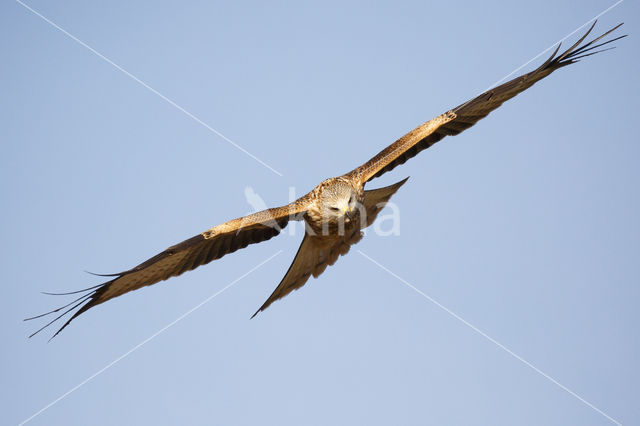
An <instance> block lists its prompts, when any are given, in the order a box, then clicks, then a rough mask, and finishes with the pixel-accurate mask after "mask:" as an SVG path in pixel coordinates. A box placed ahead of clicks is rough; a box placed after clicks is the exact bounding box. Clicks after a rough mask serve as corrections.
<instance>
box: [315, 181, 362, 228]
mask: <svg viewBox="0 0 640 426" xmlns="http://www.w3.org/2000/svg"><path fill="white" fill-rule="evenodd" d="M358 201H359V197H358V193H357V192H356V190H355V189H354V188H353V186H351V185H349V184H348V183H347V182H342V181H334V182H332V183H331V184H330V185H326V186H323V187H322V189H321V191H320V193H319V194H318V207H319V210H320V211H321V212H322V216H323V217H324V218H326V219H329V220H331V219H333V218H342V217H345V218H346V219H347V220H348V219H349V217H350V216H351V215H352V213H353V212H355V211H356V210H357V205H358Z"/></svg>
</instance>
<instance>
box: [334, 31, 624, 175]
mask: <svg viewBox="0 0 640 426" xmlns="http://www.w3.org/2000/svg"><path fill="white" fill-rule="evenodd" d="M595 24H596V23H595V22H594V23H593V25H592V26H591V28H589V30H588V31H587V33H586V34H585V35H583V36H582V37H581V38H580V39H579V40H578V41H577V42H576V43H575V44H574V45H573V46H571V47H570V48H569V49H567V50H565V51H564V52H562V53H561V54H559V55H558V56H556V54H557V53H558V50H559V49H560V45H558V47H557V49H556V50H555V52H553V54H552V55H551V57H549V59H547V60H546V61H545V62H544V63H543V64H542V65H540V66H539V67H538V68H536V69H535V70H533V71H531V72H529V73H527V74H524V75H521V76H520V77H516V78H514V79H513V80H510V81H508V82H506V83H504V84H501V85H500V86H497V87H495V88H493V89H491V90H488V91H486V92H484V93H482V94H481V95H478V96H476V97H475V98H473V99H471V100H469V101H467V102H465V103H463V104H462V105H459V106H457V107H455V108H453V109H452V110H449V111H448V112H446V113H444V114H442V115H439V116H438V117H436V118H434V119H432V120H430V121H427V122H426V123H424V124H422V125H420V126H418V127H416V128H415V129H413V130H412V131H410V132H409V133H407V134H406V135H404V136H403V137H401V138H400V139H398V140H397V141H395V142H394V143H392V144H391V145H389V146H388V147H386V148H385V149H384V150H382V151H380V153H378V154H377V155H376V156H375V157H373V158H372V159H371V160H369V161H367V162H366V163H365V164H363V165H362V166H360V167H358V168H357V169H355V170H353V171H351V172H349V173H347V176H349V177H351V178H353V179H355V180H356V181H358V182H360V183H362V184H363V183H365V182H367V181H369V180H371V179H373V178H376V177H378V176H381V175H382V174H384V173H386V172H388V171H390V170H393V169H394V168H395V167H396V166H398V165H400V164H404V163H405V162H406V161H407V160H408V159H410V158H412V157H414V156H416V155H417V154H418V153H419V152H420V151H422V150H424V149H427V148H429V147H430V146H431V145H433V144H435V143H436V142H438V141H440V140H441V139H442V138H444V137H445V136H451V135H457V134H458V133H460V132H463V131H465V130H467V129H468V128H469V127H471V126H473V125H474V124H476V123H477V122H478V121H479V120H481V119H482V118H484V117H486V116H487V115H488V114H489V113H490V112H491V111H493V110H495V109H496V108H498V107H499V106H500V105H502V103H503V102H505V101H507V100H509V99H511V98H513V97H514V96H516V95H518V94H519V93H521V92H523V91H525V90H527V89H528V88H529V87H531V86H532V85H533V84H534V83H536V82H538V81H540V80H542V79H543V78H545V77H547V76H548V75H549V74H551V73H552V72H554V71H555V70H557V69H559V68H562V67H564V66H566V65H569V64H573V63H575V62H577V61H578V60H579V59H580V58H583V57H585V56H589V55H593V54H595V53H598V52H600V51H601V50H600V51H594V49H597V48H598V47H601V46H604V45H606V44H608V43H611V42H613V41H616V40H618V39H621V38H623V37H626V35H622V36H619V37H616V38H613V39H611V40H608V41H604V42H602V43H599V44H596V43H597V42H598V41H600V40H601V39H602V38H603V37H605V36H607V35H609V34H610V33H611V32H613V31H614V30H616V29H617V28H618V27H620V25H622V24H619V25H617V26H615V27H614V28H612V29H610V30H609V31H607V32H605V33H604V34H602V35H601V36H599V37H596V38H595V39H594V40H591V41H590V42H588V43H585V44H584V45H582V46H580V44H581V43H582V42H583V41H584V40H585V38H586V37H587V35H588V34H589V33H590V32H591V30H592V29H593V27H594V26H595ZM603 50H608V49H603Z"/></svg>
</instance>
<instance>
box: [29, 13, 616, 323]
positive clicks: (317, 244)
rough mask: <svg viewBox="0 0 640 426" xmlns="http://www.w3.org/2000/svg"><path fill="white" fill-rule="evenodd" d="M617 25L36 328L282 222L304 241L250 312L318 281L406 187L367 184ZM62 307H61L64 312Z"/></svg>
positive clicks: (150, 263)
mask: <svg viewBox="0 0 640 426" xmlns="http://www.w3.org/2000/svg"><path fill="white" fill-rule="evenodd" d="M620 25H622V24H620ZM620 25H618V26H616V27H614V28H613V29H611V30H609V31H607V32H606V33H604V34H603V35H601V36H599V37H597V38H595V39H594V40H592V41H590V42H588V43H585V44H584V45H582V46H580V45H581V44H582V42H583V41H584V39H585V38H586V36H587V35H588V34H589V33H590V32H591V30H592V29H593V27H594V26H595V22H594V24H593V25H592V26H591V28H590V29H589V31H588V32H587V33H586V34H585V35H584V36H583V37H582V38H580V39H579V40H578V41H577V42H576V43H575V44H574V45H573V46H571V47H570V48H569V49H567V50H566V51H565V52H563V53H561V54H560V55H558V56H556V54H557V53H558V50H559V48H560V46H558V48H557V49H556V51H555V52H554V53H553V54H552V55H551V57H550V58H549V59H548V60H547V61H546V62H544V63H543V64H542V65H541V66H539V67H538V68H536V69H535V70H533V71H531V72H529V73H526V74H523V75H522V76H520V77H517V78H514V79H513V80H510V81H508V82H506V83H504V84H502V85H500V86H497V87H495V88H493V89H491V90H488V91H487V92H485V93H482V94H480V95H479V96H476V97H475V98H473V99H471V100H469V101H467V102H465V103H464V104H462V105H459V106H457V107H455V108H453V109H451V110H449V111H447V112H445V113H444V114H441V115H439V116H437V117H435V118H434V119H432V120H429V121H427V122H425V123H424V124H422V125H420V126H418V127H416V128H415V129H414V130H412V131H410V132H409V133H407V134H406V135H404V136H403V137H401V138H400V139H398V140H397V141H395V142H394V143H392V144H391V145H389V146H388V147H387V148H385V149H383V150H382V151H381V152H380V153H378V154H377V155H376V156H374V157H373V158H371V160H369V161H367V162H366V163H364V164H363V165H362V166H360V167H358V168H356V169H354V170H352V171H351V172H349V173H346V174H344V175H342V176H339V177H334V178H330V179H327V180H325V181H323V182H321V183H320V184H319V185H318V186H316V187H315V188H314V189H313V190H311V191H310V192H309V193H307V194H305V195H304V196H302V197H300V198H299V199H297V200H296V201H294V202H292V203H290V204H288V205H286V206H282V207H276V208H272V209H267V210H263V211H260V212H256V213H253V214H250V215H248V216H244V217H240V218H237V219H233V220H230V221H228V222H225V223H222V224H220V225H217V226H215V227H213V228H211V229H209V230H207V231H204V232H203V233H201V234H198V235H196V236H194V237H192V238H189V239H187V240H185V241H183V242H181V243H179V244H176V245H174V246H172V247H169V248H168V249H166V250H165V251H163V252H162V253H159V254H158V255H156V256H154V257H152V258H150V259H149V260H147V261H145V262H143V263H141V264H140V265H138V266H136V267H134V268H132V269H129V270H127V271H124V272H120V273H117V274H112V275H108V276H110V277H113V279H111V280H110V281H107V282H105V283H103V284H99V285H97V286H94V287H91V288H88V289H85V290H80V291H76V292H72V293H83V294H82V295H81V296H80V297H79V298H78V299H76V300H75V301H73V302H71V303H69V304H68V305H66V306H63V307H61V308H58V309H56V310H54V311H51V312H49V313H53V312H59V311H63V312H62V314H60V315H59V316H58V317H56V318H55V319H54V320H53V321H51V322H49V323H48V324H46V325H45V326H44V327H42V328H41V329H40V330H42V329H43V328H45V327H47V326H48V325H50V324H52V323H53V322H55V321H56V320H58V319H59V318H61V317H62V316H64V315H65V314H67V313H68V312H71V311H72V310H74V309H76V308H78V307H79V309H78V310H77V311H76V312H75V313H74V314H73V315H72V316H71V318H70V319H69V320H67V321H66V322H65V323H64V325H63V326H62V327H61V328H60V329H59V330H58V332H57V333H56V334H58V333H59V332H60V331H62V329H64V328H65V327H66V326H67V325H68V324H69V323H70V322H71V321H72V320H73V319H74V318H76V317H77V316H78V315H80V314H82V313H83V312H85V311H86V310H88V309H90V308H92V307H93V306H96V305H99V304H101V303H103V302H105V301H107V300H110V299H112V298H114V297H117V296H120V295H122V294H125V293H127V292H129V291H132V290H136V289H139V288H141V287H144V286H148V285H152V284H155V283H157V282H159V281H162V280H166V279H168V278H170V277H173V276H177V275H180V274H182V273H183V272H186V271H189V270H192V269H194V268H197V267H198V266H200V265H204V264H206V263H209V262H211V261H213V260H215V259H219V258H220V257H222V256H225V255H226V254H229V253H232V252H234V251H236V250H238V249H241V248H244V247H246V246H247V245H249V244H253V243H259V242H262V241H266V240H268V239H270V238H272V237H274V236H275V235H278V234H279V233H280V231H281V230H282V228H284V227H285V226H287V224H288V223H289V221H292V220H298V221H300V220H303V221H304V222H305V224H306V226H305V236H304V238H303V240H302V243H301V245H300V248H299V249H298V252H297V254H296V257H295V259H294V260H293V263H292V264H291V266H290V267H289V270H288V271H287V273H286V274H285V276H284V278H283V279H282V281H281V282H280V284H279V285H278V286H277V287H276V289H275V290H274V292H273V293H272V294H271V296H270V297H269V298H268V299H267V300H266V301H265V302H264V304H263V305H262V306H261V307H260V309H258V311H257V312H256V314H257V313H258V312H260V311H262V310H264V309H266V308H267V307H268V306H269V305H270V304H271V303H273V302H274V301H275V300H278V299H280V298H282V297H284V296H286V295H287V294H289V293H290V292H291V291H293V290H296V289H298V288H300V287H301V286H303V285H304V284H305V283H306V282H307V280H308V279H309V277H310V276H314V277H317V276H319V275H320V274H321V273H322V272H323V271H324V270H325V269H326V267H327V266H328V265H332V264H333V263H335V262H336V260H337V259H338V258H339V257H340V256H341V255H344V254H346V253H347V252H348V251H349V248H350V247H351V246H352V245H353V244H355V243H357V242H358V241H360V239H361V238H362V232H361V231H362V229H363V228H366V227H367V226H369V225H371V224H372V223H373V221H374V220H375V218H376V216H377V214H378V213H379V212H380V210H381V209H382V208H383V207H384V206H385V204H386V203H387V202H388V201H389V199H390V198H391V196H393V194H395V193H396V191H398V189H399V188H400V187H401V186H402V185H403V184H404V183H405V182H406V179H404V180H402V181H400V182H398V183H396V184H394V185H390V186H387V187H384V188H379V189H374V190H365V185H366V184H367V182H369V181H370V180H372V179H374V178H376V177H378V176H381V175H382V174H384V173H386V172H388V171H390V170H392V169H393V168H395V167H396V166H398V165H400V164H403V163H404V162H406V161H407V160H408V159H410V158H412V157H414V156H415V155H417V154H418V153H419V152H421V151H422V150H424V149H426V148H429V147H430V146H432V145H433V144H435V143H436V142H438V141H440V140H441V139H443V138H444V137H446V136H452V135H457V134H458V133H460V132H462V131H464V130H466V129H468V128H469V127H471V126H473V125H474V124H475V123H476V122H478V121H479V120H481V119H482V118H484V117H486V116H487V115H488V114H489V113H490V112H491V111H493V110H495V109H496V108H498V107H499V106H500V105H502V103H503V102H505V101H506V100H508V99H511V98H513V97H514V96H516V95H517V94H519V93H521V92H523V91H524V90H526V89H528V88H529V87H531V86H532V85H533V84H535V83H536V82H537V81H540V80H542V79H543V78H545V77H547V76H548V75H550V74H551V73H553V72H554V71H555V70H557V69H560V68H562V67H564V66H567V65H570V64H572V63H575V62H577V61H578V60H579V59H580V58H583V57H586V56H589V55H593V54H594V53H598V51H594V49H596V48H598V47H600V46H603V45H606V44H608V43H611V42H613V41H615V40H618V39H620V38H622V37H624V36H620V37H616V38H614V39H611V40H608V41H605V42H601V43H599V44H595V43H597V42H598V41H599V40H601V39H602V38H603V37H605V36H606V35H608V34H610V33H611V32H612V31H614V30H615V29H617V28H618V27H619V26H620ZM603 50H606V49H603ZM72 293H67V294H72ZM65 308H68V309H66V310H64V309H65ZM49 313H47V314H49ZM47 314H43V315H47ZM43 315H39V316H37V317H33V318H38V317H41V316H43ZM254 315H255V314H254ZM33 318H29V319H33ZM40 330H38V331H37V332H39V331H40ZM37 332H36V333H37ZM36 333H34V334H36ZM54 336H55V335H54Z"/></svg>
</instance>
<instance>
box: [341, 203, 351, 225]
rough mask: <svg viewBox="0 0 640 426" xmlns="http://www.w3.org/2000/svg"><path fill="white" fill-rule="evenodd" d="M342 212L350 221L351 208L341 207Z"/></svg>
mask: <svg viewBox="0 0 640 426" xmlns="http://www.w3.org/2000/svg"><path fill="white" fill-rule="evenodd" d="M342 213H343V214H344V215H345V216H346V217H347V222H351V210H349V207H348V206H346V207H343V208H342Z"/></svg>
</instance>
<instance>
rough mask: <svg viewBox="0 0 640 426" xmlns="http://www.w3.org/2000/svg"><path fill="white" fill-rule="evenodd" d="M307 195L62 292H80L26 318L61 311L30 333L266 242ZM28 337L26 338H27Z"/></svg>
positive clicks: (301, 208)
mask: <svg viewBox="0 0 640 426" xmlns="http://www.w3.org/2000/svg"><path fill="white" fill-rule="evenodd" d="M308 197H309V195H307V196H304V197H302V198H300V199H298V200H297V201H294V202H293V203H291V204H288V205H286V206H283V207H276V208H272V209H267V210H262V211H260V212H256V213H253V214H250V215H248V216H244V217H240V218H237V219H233V220H230V221H228V222H225V223H222V224H220V225H218V226H215V227H213V228H211V229H209V230H207V231H205V232H203V233H201V234H198V235H196V236H194V237H192V238H189V239H188V240H185V241H183V242H181V243H179V244H176V245H174V246H171V247H169V248H168V249H166V250H165V251H163V252H162V253H159V254H157V255H156V256H153V257H152V258H150V259H149V260H147V261H145V262H143V263H141V264H140V265H138V266H136V267H135V268H132V269H129V270H127V271H124V272H120V273H117V274H110V275H104V276H109V277H115V278H113V279H112V280H110V281H107V282H105V283H103V284H100V285H97V286H95V287H90V288H88V289H85V290H80V291H75V292H71V293H62V294H77V293H82V296H80V297H78V298H77V299H76V300H74V301H73V302H71V303H69V304H68V305H66V306H63V307H61V308H58V309H55V310H53V311H51V312H48V313H46V314H42V315H38V316H35V317H32V318H27V319H28V320H31V319H35V318H40V317H42V316H45V315H49V314H53V313H56V312H60V311H63V312H62V313H61V314H60V315H59V316H57V317H56V318H54V319H53V320H52V321H50V322H49V323H47V324H46V325H45V326H43V327H42V328H40V329H39V330H38V331H36V332H35V333H33V334H32V335H31V336H33V335H35V334H37V333H38V332H40V331H41V330H43V329H44V328H46V327H48V326H49V325H51V324H53V323H54V322H55V321H57V320H58V319H60V318H62V317H63V316H64V315H66V314H67V313H69V312H71V311H73V310H74V309H76V308H78V307H79V308H80V309H78V311H77V312H75V313H74V314H73V315H72V316H71V318H69V319H68V320H67V321H66V322H65V323H64V324H63V326H62V327H61V328H60V329H59V330H58V331H57V332H56V333H55V334H54V335H53V337H55V336H56V335H57V334H58V333H60V332H61V331H62V330H63V329H64V328H65V327H66V326H67V325H68V324H69V323H70V322H71V321H72V320H73V319H74V318H76V317H77V316H78V315H80V314H82V313H83V312H85V311H86V310H88V309H90V308H92V307H94V306H96V305H99V304H100V303H103V302H106V301H107V300H109V299H113V298H114V297H118V296H120V295H122V294H125V293H127V292H129V291H132V290H136V289H139V288H141V287H144V286H148V285H152V284H155V283H157V282H159V281H163V280H166V279H168V278H171V277H175V276H177V275H180V274H182V273H183V272H186V271H190V270H192V269H195V268H197V267H198V266H200V265H204V264H207V263H209V262H211V261H213V260H215V259H219V258H221V257H222V256H224V255H226V254H229V253H233V252H234V251H236V250H239V249H241V248H244V247H246V246H248V245H249V244H254V243H259V242H262V241H266V240H268V239H270V238H272V237H274V236H276V235H278V234H279V233H280V231H281V230H282V228H284V227H285V226H287V223H288V222H289V221H290V220H301V219H302V214H303V213H304V212H305V211H306V208H307V205H308ZM65 309H66V310H65ZM31 336H29V337H31Z"/></svg>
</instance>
